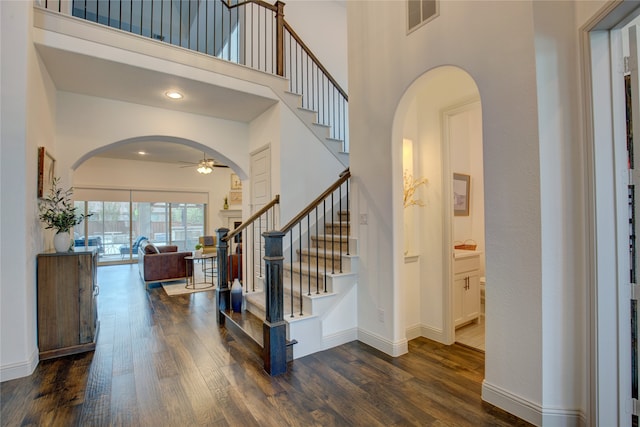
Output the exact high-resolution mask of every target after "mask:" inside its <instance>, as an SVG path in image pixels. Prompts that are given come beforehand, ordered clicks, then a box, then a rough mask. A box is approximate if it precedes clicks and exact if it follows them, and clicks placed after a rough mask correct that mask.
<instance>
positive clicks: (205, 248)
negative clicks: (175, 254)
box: [198, 236, 218, 255]
mask: <svg viewBox="0 0 640 427" xmlns="http://www.w3.org/2000/svg"><path fill="white" fill-rule="evenodd" d="M198 243H200V244H201V245H202V253H203V254H214V255H215V254H217V253H218V249H217V248H216V236H200V237H199V238H198Z"/></svg>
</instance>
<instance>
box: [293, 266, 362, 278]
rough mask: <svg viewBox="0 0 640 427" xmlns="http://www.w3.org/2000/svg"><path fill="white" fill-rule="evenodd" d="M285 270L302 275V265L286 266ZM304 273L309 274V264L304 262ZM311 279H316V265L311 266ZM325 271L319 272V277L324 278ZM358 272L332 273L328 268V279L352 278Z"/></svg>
mask: <svg viewBox="0 0 640 427" xmlns="http://www.w3.org/2000/svg"><path fill="white" fill-rule="evenodd" d="M284 270H285V271H290V270H293V271H294V272H295V273H300V263H298V262H296V263H294V264H293V265H292V264H285V265H284ZM302 273H303V274H307V273H309V264H308V263H305V262H303V263H302ZM310 273H311V277H316V272H315V265H312V266H311V271H310ZM324 274H325V273H324V271H323V270H322V271H319V272H318V277H323V276H324ZM355 274H356V272H354V271H343V272H342V273H340V272H339V271H337V270H335V271H334V272H333V273H332V272H331V269H329V268H327V277H334V276H336V277H337V276H350V275H355Z"/></svg>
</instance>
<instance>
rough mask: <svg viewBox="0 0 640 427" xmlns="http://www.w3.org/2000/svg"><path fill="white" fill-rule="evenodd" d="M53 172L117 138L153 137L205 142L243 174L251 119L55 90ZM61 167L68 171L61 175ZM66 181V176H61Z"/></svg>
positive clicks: (69, 167)
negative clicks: (235, 118)
mask: <svg viewBox="0 0 640 427" xmlns="http://www.w3.org/2000/svg"><path fill="white" fill-rule="evenodd" d="M57 108H58V111H59V113H58V117H57V136H56V139H57V141H58V145H57V150H56V153H55V154H57V156H56V159H57V161H58V164H57V173H58V174H60V175H61V176H62V178H63V180H64V179H65V178H68V174H69V172H71V170H72V169H73V168H74V167H77V166H79V165H80V164H81V163H82V161H84V160H86V158H90V157H92V156H93V155H95V154H97V153H98V152H100V151H101V150H102V149H104V148H105V147H108V146H109V145H112V144H116V143H125V142H126V141H127V140H132V139H135V138H148V137H153V138H157V139H162V140H165V141H180V142H182V143H184V144H187V145H190V146H192V147H194V148H198V149H202V148H203V147H206V148H207V149H211V150H213V151H214V153H216V157H217V158H219V159H220V160H221V162H223V163H225V164H227V165H229V166H231V167H232V169H234V170H235V171H236V173H238V175H240V176H241V177H244V178H246V176H247V171H248V165H249V155H248V147H249V125H248V124H246V123H240V122H234V121H230V120H222V119H216V118H212V117H207V116H202V115H197V114H189V113H183V112H179V111H171V110H165V109H162V108H154V107H148V106H144V105H138V104H132V103H128V102H122V101H114V100H110V99H104V98H96V97H92V96H86V95H78V94H74V93H70V92H59V93H58V104H57ZM65 173H66V174H67V176H66V177H65ZM63 184H64V182H63Z"/></svg>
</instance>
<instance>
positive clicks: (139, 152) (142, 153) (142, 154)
mask: <svg viewBox="0 0 640 427" xmlns="http://www.w3.org/2000/svg"><path fill="white" fill-rule="evenodd" d="M138 154H140V155H141V156H144V155H146V154H147V152H146V151H138Z"/></svg>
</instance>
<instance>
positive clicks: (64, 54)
mask: <svg viewBox="0 0 640 427" xmlns="http://www.w3.org/2000/svg"><path fill="white" fill-rule="evenodd" d="M38 51H39V53H40V56H41V57H42V60H43V62H44V64H45V66H46V68H47V70H48V72H49V74H50V76H51V78H52V80H53V82H54V84H55V86H56V88H57V89H58V90H61V91H67V92H73V93H79V94H83V95H90V96H95V97H101V98H108V99H114V100H119V101H125V102H131V103H136V104H142V105H148V106H151V107H158V108H164V109H171V110H176V111H181V112H186V113H193V114H199V115H205V116H210V117H216V118H222V119H227V120H233V121H239V122H244V123H248V122H250V121H251V120H253V119H255V118H256V117H258V116H259V115H260V114H262V113H263V112H264V111H266V110H267V109H268V108H269V107H271V106H272V105H273V104H275V103H276V100H275V99H272V98H268V97H264V96H259V95H256V94H252V93H248V92H243V91H239V90H234V89H229V88H227V87H223V86H218V85H213V84H208V83H204V82H202V81H196V80H191V79H187V78H183V77H179V76H174V75H171V74H167V73H163V72H161V71H156V70H148V69H142V68H138V67H135V66H131V65H128V64H125V63H120V62H113V61H107V60H103V59H100V58H96V57H91V56H87V55H83V54H78V53H74V52H69V51H63V50H60V49H56V48H52V47H48V46H44V45H38ZM169 89H177V90H179V91H180V92H181V93H182V94H183V95H184V98H183V99H181V100H171V99H169V98H167V97H166V96H165V92H166V91H167V90H169ZM139 151H145V152H147V153H148V155H145V156H141V155H138V154H137V153H138V152H139ZM99 156H100V157H111V158H122V159H135V160H143V161H154V162H169V163H176V162H177V160H184V161H192V162H197V161H198V160H201V159H202V157H203V153H202V152H201V151H197V150H195V149H193V148H191V147H187V146H183V145H179V144H174V143H168V142H155V141H143V142H135V143H131V144H127V145H125V146H120V147H117V148H114V149H112V150H110V151H106V152H102V153H100V154H99ZM207 157H211V156H209V155H208V156H207Z"/></svg>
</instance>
